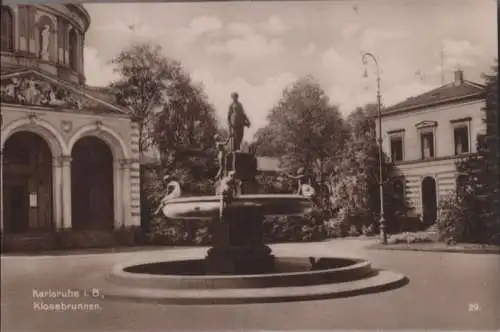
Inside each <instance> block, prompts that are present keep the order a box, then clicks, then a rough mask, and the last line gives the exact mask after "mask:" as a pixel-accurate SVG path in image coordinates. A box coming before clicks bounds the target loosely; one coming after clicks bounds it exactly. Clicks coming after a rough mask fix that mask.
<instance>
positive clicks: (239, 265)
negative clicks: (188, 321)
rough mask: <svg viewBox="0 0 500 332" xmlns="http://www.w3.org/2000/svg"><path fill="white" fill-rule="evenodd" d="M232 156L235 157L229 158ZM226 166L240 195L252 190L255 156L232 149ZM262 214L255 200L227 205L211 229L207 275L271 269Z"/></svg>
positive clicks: (271, 264) (257, 271) (262, 271)
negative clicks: (235, 178)
mask: <svg viewBox="0 0 500 332" xmlns="http://www.w3.org/2000/svg"><path fill="white" fill-rule="evenodd" d="M233 158H235V159H233ZM226 167H228V169H229V170H233V169H234V170H235V171H236V177H237V178H238V179H239V180H240V181H242V188H241V191H242V194H251V193H253V192H252V191H253V190H252V189H253V188H254V187H255V186H252V184H253V183H254V182H256V181H255V175H256V174H257V161H256V158H255V156H253V155H251V154H248V153H242V152H236V153H231V154H229V155H228V156H227V159H226ZM263 223H264V214H263V211H262V206H261V205H260V204H258V203H250V202H244V201H238V198H236V199H235V201H233V202H232V203H231V204H229V205H228V206H227V207H226V208H225V209H224V213H223V218H221V220H219V222H218V223H217V225H215V229H214V232H213V247H212V248H210V249H209V250H208V254H207V257H206V261H205V262H206V272H207V273H208V274H257V273H269V272H271V271H273V264H274V256H273V255H271V249H270V248H269V247H268V246H266V245H265V244H264V239H263V229H262V227H263Z"/></svg>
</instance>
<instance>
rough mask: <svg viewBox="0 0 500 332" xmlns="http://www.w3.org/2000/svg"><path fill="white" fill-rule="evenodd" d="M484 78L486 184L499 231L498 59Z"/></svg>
mask: <svg viewBox="0 0 500 332" xmlns="http://www.w3.org/2000/svg"><path fill="white" fill-rule="evenodd" d="M485 79H486V105H485V108H484V111H485V123H486V137H485V139H486V148H487V149H486V151H485V161H486V163H487V165H488V170H489V172H488V173H489V174H490V176H491V178H490V180H489V181H488V184H489V185H490V188H491V190H490V193H489V194H490V199H491V207H492V208H493V211H491V213H492V215H491V223H492V224H493V229H492V230H493V231H496V232H497V233H500V201H499V198H498V195H499V194H500V193H499V189H498V188H499V187H500V182H499V175H500V172H499V166H498V165H499V164H500V158H499V157H500V155H499V148H500V145H499V140H500V132H499V128H498V126H499V122H498V120H499V118H498V59H497V60H496V64H495V65H494V66H493V68H492V74H490V75H485ZM499 240H500V237H499Z"/></svg>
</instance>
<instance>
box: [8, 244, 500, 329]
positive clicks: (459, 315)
mask: <svg viewBox="0 0 500 332" xmlns="http://www.w3.org/2000/svg"><path fill="white" fill-rule="evenodd" d="M370 243H372V241H370V240H332V241H329V242H321V243H305V244H304V243H303V244H280V245H274V246H273V252H274V254H275V255H277V256H294V255H297V256H299V255H300V256H326V255H328V256H348V257H361V258H365V259H368V260H369V261H371V262H372V265H373V266H374V267H376V268H383V269H389V270H393V271H396V272H400V273H403V274H405V275H406V276H408V278H409V279H410V283H409V284H408V285H406V286H404V287H403V288H400V289H397V290H393V291H388V292H384V293H378V294H370V295H361V296H356V297H351V298H343V299H333V300H322V301H309V302H289V303H274V304H245V305H232V306H223V305H218V306H213V305H212V306H174V305H158V304H146V303H144V304H138V303H128V302H114V301H108V300H102V299H99V298H93V297H92V296H88V297H80V298H73V299H70V298H64V299H48V298H41V297H39V296H41V295H42V293H40V292H43V291H47V290H49V289H50V290H60V291H62V292H66V295H71V294H70V293H69V292H68V291H67V290H68V289H71V288H72V287H82V285H85V287H89V288H90V289H92V288H94V289H95V290H99V288H100V287H101V283H100V280H101V276H102V275H103V274H104V273H105V272H107V271H109V269H110V268H111V267H112V266H113V265H114V264H116V263H123V262H126V261H129V260H130V261H135V260H140V259H141V258H148V259H150V258H155V257H172V258H173V257H176V258H180V257H186V258H187V257H194V256H198V257H203V256H204V254H205V251H206V248H185V249H179V248H175V249H166V250H154V251H140V252H122V253H103V254H91V255H90V254H81V255H68V256H33V257H29V256H10V257H2V283H1V284H2V294H1V301H2V302H1V303H2V331H9V332H10V331H50V332H54V331H160V330H161V331H165V330H172V331H179V330H196V329H210V330H218V331H221V330H242V329H243V330H291V329H295V330H346V329H356V330H367V329H370V330H372V329H383V330H388V329H396V330H402V329H420V330H423V329H430V330H445V329H467V330H476V331H477V330H499V328H500V283H499V282H498V280H500V260H499V257H498V256H497V255H479V254H474V255H471V254H459V253H433V252H403V251H378V250H366V249H364V246H367V245H369V244H370ZM94 292H95V291H94ZM90 295H92V292H90ZM60 303H64V304H65V305H66V308H65V311H64V310H59V311H58V312H56V311H53V308H54V307H52V308H51V307H50V306H47V304H60ZM69 304H74V305H75V306H73V307H72V306H68V305H69ZM82 304H87V306H83V305H82ZM89 304H90V305H94V306H93V307H92V306H89ZM61 308H62V307H61V306H59V309H61Z"/></svg>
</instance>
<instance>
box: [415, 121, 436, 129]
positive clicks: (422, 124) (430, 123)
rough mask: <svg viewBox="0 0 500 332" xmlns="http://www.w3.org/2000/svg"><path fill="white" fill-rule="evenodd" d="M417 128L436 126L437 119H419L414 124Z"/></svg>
mask: <svg viewBox="0 0 500 332" xmlns="http://www.w3.org/2000/svg"><path fill="white" fill-rule="evenodd" d="M415 127H416V128H417V129H423V128H430V127H437V121H420V122H419V123H417V124H416V125H415Z"/></svg>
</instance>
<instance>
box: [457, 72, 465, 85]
mask: <svg viewBox="0 0 500 332" xmlns="http://www.w3.org/2000/svg"><path fill="white" fill-rule="evenodd" d="M463 82H464V71H463V70H462V69H457V70H456V71H455V85H460V84H462V83H463Z"/></svg>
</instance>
